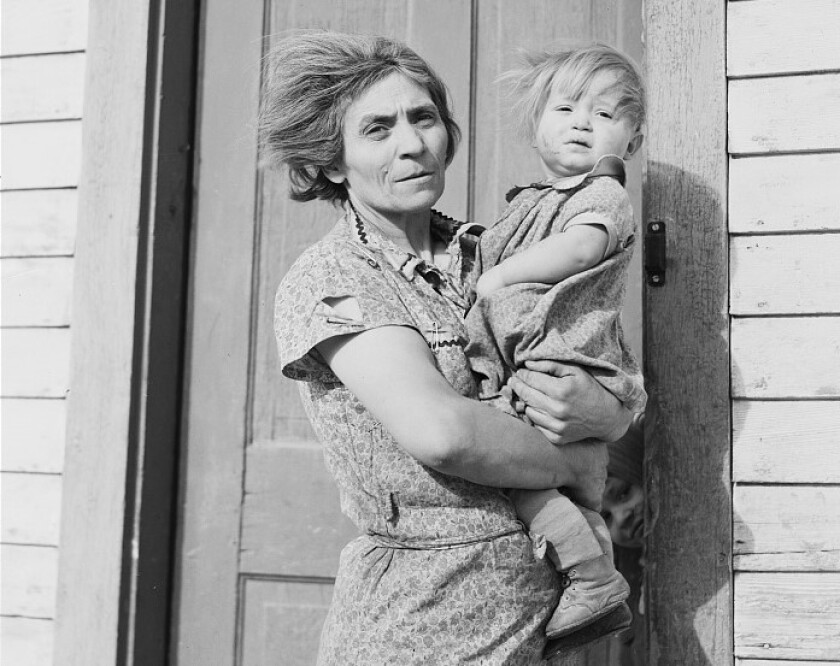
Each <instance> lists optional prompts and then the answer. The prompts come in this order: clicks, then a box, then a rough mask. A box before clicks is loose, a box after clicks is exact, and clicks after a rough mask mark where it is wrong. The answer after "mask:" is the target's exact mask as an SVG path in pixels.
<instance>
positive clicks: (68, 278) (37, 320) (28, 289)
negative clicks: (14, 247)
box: [0, 257, 73, 326]
mask: <svg viewBox="0 0 840 666" xmlns="http://www.w3.org/2000/svg"><path fill="white" fill-rule="evenodd" d="M0 272H2V277H3V287H2V292H3V319H2V323H3V326H68V325H69V324H70V304H71V300H72V291H73V259H72V258H71V257H37V258H26V259H17V258H14V259H12V258H6V259H0Z"/></svg>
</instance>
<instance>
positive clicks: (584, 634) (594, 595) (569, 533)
mask: <svg viewBox="0 0 840 666" xmlns="http://www.w3.org/2000/svg"><path fill="white" fill-rule="evenodd" d="M510 496H511V500H512V501H513V504H514V507H515V508H516V511H517V514H518V515H519V518H520V519H521V520H522V521H523V522H524V523H525V524H526V525H527V526H528V529H529V530H530V532H531V535H532V538H536V535H542V536H544V537H545V539H546V541H547V545H546V546H547V547H546V552H547V554H548V556H549V558H550V559H551V561H552V563H553V564H554V566H555V567H556V568H557V570H558V571H560V573H561V576H562V581H563V586H564V591H563V596H562V597H561V599H560V603H559V604H558V606H557V608H556V609H555V611H554V615H553V616H552V617H551V619H550V620H549V622H548V625H547V626H546V630H545V631H546V636H547V637H548V638H550V639H559V638H563V640H564V641H571V642H570V644H569V645H570V646H571V645H574V644H576V640H577V637H578V635H580V636H581V639H582V640H584V641H585V642H589V641H592V640H596V639H597V638H600V637H602V636H605V635H608V634H611V633H614V632H616V631H618V630H620V629H623V628H626V627H628V626H630V622H631V620H632V615H631V613H630V609H629V608H628V607H627V604H626V603H625V599H627V597H628V596H629V594H630V587H629V586H628V585H627V581H625V580H624V578H623V577H622V575H621V574H620V573H618V571H616V568H615V564H614V563H613V556H612V544H611V542H610V537H609V531H608V530H607V528H606V524H604V521H603V519H602V518H601V516H600V515H598V514H597V513H596V512H595V511H590V510H589V509H584V508H582V507H578V506H577V505H575V504H574V503H573V502H572V501H571V500H570V499H569V498H568V497H565V496H564V495H562V494H561V493H560V492H559V491H557V490H538V491H532V490H513V491H511V493H510ZM584 628H585V630H584ZM581 630H584V631H581ZM577 632H580V633H579V634H578V633H577ZM572 634H574V636H572Z"/></svg>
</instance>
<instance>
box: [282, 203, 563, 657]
mask: <svg viewBox="0 0 840 666" xmlns="http://www.w3.org/2000/svg"><path fill="white" fill-rule="evenodd" d="M432 234H433V235H434V236H435V237H436V238H437V239H438V240H442V241H444V242H445V243H447V245H448V250H449V254H450V264H449V266H448V267H447V269H446V270H440V269H438V268H437V267H434V266H430V265H428V264H426V263H425V262H423V261H422V260H420V259H418V258H416V257H414V256H413V255H411V254H408V253H406V252H405V251H403V250H401V249H399V248H398V247H397V246H396V245H394V244H393V243H392V242H391V241H389V240H388V239H386V238H385V237H384V236H382V235H381V234H380V233H379V232H377V231H376V230H375V229H373V228H371V227H366V226H365V225H364V224H363V223H362V222H361V220H359V219H358V218H357V217H356V216H355V214H354V213H353V212H352V211H350V210H348V212H347V213H346V214H345V215H344V217H343V218H342V219H341V220H340V221H339V223H338V224H337V225H336V227H335V228H334V229H333V231H332V232H331V233H330V234H328V235H327V236H326V237H325V238H324V239H322V240H321V241H320V242H318V243H317V244H316V245H314V246H313V247H311V248H310V249H309V250H307V251H306V252H305V253H304V254H303V255H302V256H301V257H300V258H299V259H298V260H297V262H296V263H295V264H294V265H293V266H292V268H291V269H290V270H289V272H288V274H287V275H286V277H285V278H284V280H283V282H282V284H281V285H280V288H279V289H278V293H277V300H276V304H275V332H276V336H277V343H278V349H279V353H280V359H281V364H282V367H283V373H284V374H285V375H286V376H288V377H291V378H293V379H297V380H300V381H301V383H300V389H301V396H302V399H303V403H304V406H305V409H306V411H307V415H308V416H309V419H310V421H311V422H312V425H313V427H314V430H315V432H316V434H317V436H318V438H319V439H320V441H321V442H322V443H323V445H324V454H325V458H326V462H327V466H328V468H329V470H330V472H331V473H332V475H333V477H334V478H335V481H336V483H337V484H338V487H339V491H340V497H341V507H342V510H343V512H344V513H345V514H346V515H347V516H349V517H350V518H351V520H353V521H354V522H355V524H356V525H357V526H358V528H359V529H360V531H361V532H362V536H360V537H359V538H357V539H355V540H354V541H352V542H351V543H350V544H348V545H347V546H346V547H345V548H344V550H343V551H342V553H341V560H340V564H339V570H338V575H337V578H336V584H335V592H334V596H333V603H332V606H331V609H330V612H329V614H328V617H327V620H326V623H325V626H324V629H323V633H322V636H321V647H320V654H319V661H318V663H319V664H321V665H322V666H326V665H330V666H332V665H336V666H338V665H340V666H348V665H353V664H366V665H376V664H388V665H392V664H398V665H400V666H403V665H406V664H424V665H425V664H534V663H539V662H540V661H541V654H542V650H543V647H544V644H545V639H544V636H543V627H544V625H545V622H546V621H547V620H548V617H549V616H550V614H551V611H552V609H553V608H554V606H555V605H556V602H557V599H558V597H559V594H560V587H559V581H558V579H557V575H556V573H555V572H554V570H553V569H552V568H551V567H550V565H549V564H548V563H547V561H545V560H541V559H537V558H535V556H534V553H533V549H532V547H531V543H530V541H529V539H528V536H527V535H526V533H525V531H524V529H523V527H522V525H521V524H520V523H519V521H518V520H517V518H516V515H515V513H514V511H513V508H512V506H511V504H510V502H509V501H508V500H507V498H506V497H505V495H504V494H503V493H502V491H500V490H498V489H495V488H490V487H487V486H481V485H477V484H474V483H471V482H469V481H466V480H464V479H461V478H457V477H453V476H447V475H445V474H441V473H439V472H436V471H435V470H433V469H431V468H429V467H426V466H424V465H423V464H421V463H420V462H418V461H417V460H416V459H414V458H413V457H412V456H410V455H409V454H408V453H406V452H405V451H404V450H403V449H402V448H400V446H399V445H398V444H397V443H396V441H395V440H394V439H393V437H391V435H390V434H389V433H388V432H387V431H386V430H385V429H384V428H383V426H382V424H381V423H379V422H378V421H377V420H376V419H375V418H374V417H373V416H372V415H371V414H370V412H368V411H367V410H366V409H365V407H364V406H363V405H362V404H361V403H360V402H359V401H358V399H357V398H356V397H355V396H354V395H353V394H352V393H351V392H350V391H349V390H348V389H347V388H346V387H344V385H343V384H341V382H340V381H339V380H338V378H337V377H336V376H335V375H334V374H333V373H332V372H331V370H330V368H329V367H328V366H327V365H326V364H325V363H324V361H323V359H322V358H321V357H320V355H319V353H318V351H317V350H316V349H315V347H316V345H318V344H319V343H320V342H322V341H324V340H327V339H329V338H331V337H334V336H338V335H345V334H348V333H357V332H360V331H364V330H368V329H372V328H376V327H379V326H408V327H411V328H413V329H415V330H417V331H418V332H419V333H420V334H422V335H423V337H424V338H425V340H426V342H427V343H428V345H429V347H430V348H431V349H432V351H433V353H434V356H435V360H436V362H437V366H438V369H439V370H440V372H441V373H442V374H443V375H444V376H445V377H446V379H447V380H448V381H449V383H450V384H451V385H452V386H453V387H454V388H455V390H457V391H458V392H460V393H461V394H463V395H465V396H469V397H477V387H476V384H475V382H474V380H473V377H472V374H471V372H470V369H469V365H468V363H467V360H466V357H465V356H464V351H463V349H464V345H465V343H466V340H465V329H464V323H463V316H464V312H465V310H466V307H467V303H466V300H465V298H464V294H463V290H462V279H463V278H464V276H465V275H466V274H467V273H468V272H469V270H470V268H471V262H472V254H473V251H474V247H475V241H476V238H475V237H474V236H472V235H471V234H470V233H469V227H466V226H461V225H459V224H458V223H456V222H454V221H452V220H450V219H447V218H444V217H443V216H440V215H438V214H436V213H433V216H432ZM346 296H350V297H354V298H355V299H356V301H357V302H358V304H359V307H360V309H361V313H362V316H361V318H360V319H358V320H357V319H346V318H343V317H338V316H336V314H335V313H334V311H333V310H332V309H331V308H330V306H329V305H328V302H329V300H330V299H331V298H341V297H346ZM325 299H326V302H325ZM488 409H489V407H488Z"/></svg>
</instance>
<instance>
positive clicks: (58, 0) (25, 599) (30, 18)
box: [0, 0, 88, 666]
mask: <svg viewBox="0 0 840 666" xmlns="http://www.w3.org/2000/svg"><path fill="white" fill-rule="evenodd" d="M87 19H88V0H4V2H3V25H2V33H3V34H2V41H0V44H1V45H0V56H2V58H0V69H2V93H3V106H2V111H0V123H2V125H0V132H2V141H3V179H2V182H1V183H0V189H2V190H3V191H2V193H0V207H2V216H3V234H2V252H0V253H1V254H2V257H3V258H2V260H0V263H1V264H2V277H3V288H2V291H3V294H2V297H3V311H2V319H0V325H2V326H3V330H2V331H1V332H0V334H1V335H2V342H3V350H2V354H3V378H2V395H3V396H4V397H3V398H2V401H0V409H2V421H3V433H2V436H3V456H2V471H3V474H2V495H3V498H2V499H3V523H2V537H0V538H2V542H3V546H2V550H3V581H4V595H3V606H2V609H0V614H2V615H3V616H4V617H2V619H0V640H2V643H3V657H4V659H3V661H4V663H5V662H7V661H8V663H10V664H12V663H14V664H16V665H20V666H46V665H47V664H51V663H52V652H53V632H54V625H53V621H52V619H51V618H53V617H54V616H55V599H56V583H57V562H58V550H57V548H56V546H57V544H58V541H59V522H60V515H61V487H62V477H61V472H62V471H63V469H64V444H65V435H64V426H65V402H64V400H63V398H64V396H65V395H66V394H67V391H68V389H69V367H70V358H69V353H70V352H69V344H70V331H69V329H68V326H69V324H70V303H71V300H72V283H73V258H72V255H73V253H74V244H75V231H76V203H77V197H76V189H75V188H76V185H77V184H78V181H79V167H80V160H81V120H80V119H81V117H82V99H83V95H84V86H83V77H84V68H85V55H84V50H85V47H86V39H87ZM9 327H14V328H9ZM9 615H13V616H15V617H7V616H9Z"/></svg>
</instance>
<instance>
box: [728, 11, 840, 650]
mask: <svg viewBox="0 0 840 666" xmlns="http://www.w3.org/2000/svg"><path fill="white" fill-rule="evenodd" d="M727 25H728V35H727V46H728V67H727V71H728V74H729V76H730V79H731V80H730V82H729V111H730V115H729V150H730V153H731V154H732V158H731V160H730V211H729V212H730V221H729V230H730V233H731V234H733V236H732V237H731V239H730V260H731V261H730V281H731V284H730V296H731V315H732V316H733V320H732V324H731V340H732V353H731V362H732V397H733V398H735V401H734V402H733V405H732V413H733V445H732V456H733V480H734V481H735V482H736V487H735V489H734V502H733V535H734V541H735V543H734V560H733V565H734V568H735V569H736V574H735V604H734V617H735V654H736V656H737V657H738V660H737V661H736V663H737V664H739V666H768V665H769V664H770V663H774V664H775V663H779V662H778V661H771V660H780V659H781V660H796V661H785V662H784V663H800V664H813V663H817V662H814V661H809V660H819V662H818V663H835V664H836V663H838V662H837V661H833V662H827V661H823V660H829V659H834V660H836V659H837V656H838V655H840V632H838V631H837V627H838V626H840V573H838V572H840V513H838V511H837V506H838V505H839V504H840V486H838V485H836V484H838V483H840V401H838V400H837V398H840V380H838V372H840V317H838V316H837V315H840V269H839V268H838V263H837V259H836V257H837V252H838V250H840V234H838V233H837V232H838V231H840V191H838V187H837V184H836V183H837V174H838V169H840V154H838V152H837V151H838V150H840V132H838V124H837V122H836V120H835V118H837V117H838V114H840V75H838V74H837V71H838V70H840V41H838V39H837V35H838V32H840V4H838V3H837V2H833V1H830V0H807V1H803V2H795V3H794V2H785V1H784V0H754V1H753V2H737V3H733V2H730V3H729V4H728V24H727ZM803 109H808V111H807V112H805V113H802V110H803ZM805 116H808V117H807V118H806V117H805ZM808 152H810V153H812V154H803V153H808ZM779 153H788V154H779ZM768 234H773V235H768ZM832 255H833V256H832ZM764 315H770V316H764ZM813 315H822V316H813ZM750 484H760V485H750ZM787 484H797V485H787ZM832 484H834V485H832Z"/></svg>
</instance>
